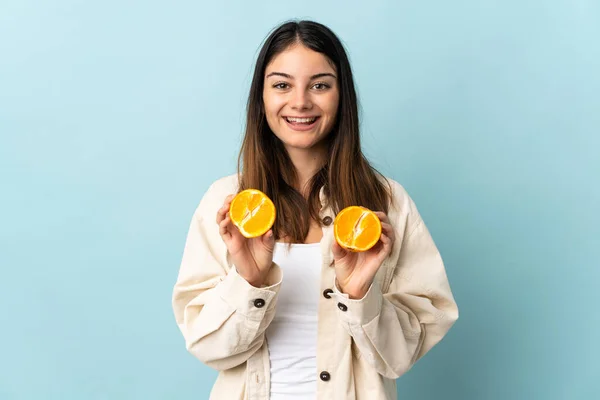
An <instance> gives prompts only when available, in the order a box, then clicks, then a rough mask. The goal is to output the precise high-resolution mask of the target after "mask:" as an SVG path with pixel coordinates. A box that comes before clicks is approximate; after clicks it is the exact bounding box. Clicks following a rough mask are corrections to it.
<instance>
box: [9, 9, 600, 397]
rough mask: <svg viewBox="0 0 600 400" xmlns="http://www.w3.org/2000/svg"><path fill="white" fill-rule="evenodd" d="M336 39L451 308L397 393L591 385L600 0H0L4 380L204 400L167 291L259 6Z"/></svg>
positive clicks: (222, 136)
mask: <svg viewBox="0 0 600 400" xmlns="http://www.w3.org/2000/svg"><path fill="white" fill-rule="evenodd" d="M294 17H308V18H314V19H316V20H318V21H320V22H323V23H325V24H327V25H329V26H330V27H331V28H332V29H333V30H334V31H335V32H336V33H337V34H338V35H339V36H340V37H341V38H342V39H343V41H344V43H345V45H346V46H347V48H348V51H349V54H350V57H351V61H352V65H353V68H354V71H355V74H356V83H357V87H358V92H359V95H360V99H361V104H362V110H363V119H362V127H363V134H364V136H363V137H364V147H365V152H366V154H367V155H368V156H369V157H370V159H371V160H372V161H373V163H374V165H375V166H376V167H377V168H379V169H380V170H381V171H383V172H384V173H385V174H387V175H389V176H391V177H393V178H394V179H396V180H398V181H400V182H401V183H402V184H403V185H404V186H405V187H406V188H407V190H408V191H409V193H410V194H411V196H412V197H413V198H414V200H415V201H416V203H417V205H418V206H419V208H420V211H421V213H422V214H423V217H424V219H425V221H426V223H427V225H428V227H429V228H430V230H431V232H432V234H433V236H434V239H435V240H436V243H437V244H438V246H439V248H440V251H441V252H442V255H443V257H444V259H445V261H446V265H447V270H448V275H449V278H450V282H451V285H452V288H453V291H454V294H455V296H456V299H457V301H458V303H459V306H460V311H461V317H460V319H459V322H458V323H457V324H456V325H455V327H454V328H453V329H452V330H451V332H450V333H449V334H448V336H447V337H446V338H445V339H444V341H443V342H442V343H441V344H440V345H439V346H437V347H436V348H434V350H432V352H431V353H429V354H428V355H427V356H426V357H425V358H423V359H422V360H421V361H420V362H419V363H418V364H417V366H415V367H414V369H413V370H411V371H410V372H409V373H408V374H406V375H405V376H404V377H402V378H401V379H400V380H399V382H398V383H399V389H398V391H399V394H400V395H401V398H404V399H431V400H433V399H436V400H437V399H452V400H454V399H456V400H465V399H467V400H471V399H472V400H479V399H482V400H504V399H510V400H516V399H523V400H525V399H545V400H554V399H569V400H571V399H590V398H598V397H599V396H600V384H599V383H598V378H599V377H600V367H599V366H598V356H599V355H600V344H599V343H600V340H599V338H600V312H599V311H598V306H597V304H598V302H599V301H600V294H599V291H598V289H597V286H598V282H599V281H600V268H599V266H600V265H599V264H600V263H599V261H600V228H599V227H600V218H599V213H598V209H599V205H600V189H599V185H598V183H599V176H600V156H599V154H600V150H599V147H600V139H599V128H600V117H599V115H600V97H599V93H600V74H599V71H600V46H599V45H598V43H599V42H600V4H599V2H598V1H593V0H588V1H585V0H546V1H542V0H538V1H534V0H529V1H516V0H508V1H507V0H503V1H499V0H498V1H493V0H489V1H475V0H472V1H452V2H447V1H437V2H436V1H425V2H423V1H395V2H392V1H389V2H384V1H373V0H372V1H370V2H365V1H361V2H354V3H353V2H348V1H343V2H342V1H331V2H324V1H304V2H282V1H262V2H244V1H226V2H216V1H211V2H204V3H202V4H200V2H196V1H190V0H181V1H170V2H167V1H148V0H146V1H126V2H123V1H114V0H107V1H103V2H89V1H74V0H71V1H69V0H54V1H32V0H3V1H2V2H1V3H0V184H1V186H0V187H1V196H0V246H1V247H0V268H1V270H0V271H1V275H0V276H1V278H0V399H10V400H12V399H60V400H64V399H111V400H112V399H119V400H120V399H123V400H125V399H169V400H170V399H192V398H194V399H206V398H208V393H209V390H210V387H211V385H212V383H213V381H214V378H215V376H216V374H215V372H213V371H212V370H210V369H208V368H206V367H204V366H203V365H202V364H201V363H200V362H199V361H197V360H195V359H194V358H193V357H192V356H191V355H189V354H188V353H187V352H186V351H185V348H184V343H183V339H182V337H181V335H180V334H179V331H178V330H177V327H176V324H175V321H174V318H173V315H172V311H171V303H170V301H171V298H170V297H171V290H172V286H173V284H174V282H175V279H176V275H177V271H178V267H179V262H180V259H181V254H182V250H183V245H184V240H185V234H186V233H187V228H188V224H189V221H190V218H191V215H192V213H193V210H194V208H195V206H196V205H197V203H198V201H199V200H200V198H201V196H202V194H203V193H204V191H205V190H206V189H207V187H208V185H209V184H210V183H211V182H212V181H213V180H215V179H217V178H218V177H220V176H223V175H227V174H230V173H232V172H234V168H235V162H236V157H237V149H238V147H239V144H240V139H241V133H242V127H243V121H244V107H245V102H246V96H247V90H248V87H249V80H250V77H251V74H252V69H253V62H254V59H255V56H256V53H257V51H258V49H259V47H260V44H261V41H262V40H263V39H264V37H265V36H266V35H267V33H268V31H269V30H270V29H271V28H272V27H273V26H275V25H276V24H278V23H280V22H282V21H284V20H286V19H288V18H294Z"/></svg>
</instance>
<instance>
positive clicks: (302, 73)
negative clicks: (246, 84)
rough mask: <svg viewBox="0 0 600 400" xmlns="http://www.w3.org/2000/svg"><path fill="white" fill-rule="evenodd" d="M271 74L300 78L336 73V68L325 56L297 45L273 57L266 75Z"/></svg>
mask: <svg viewBox="0 0 600 400" xmlns="http://www.w3.org/2000/svg"><path fill="white" fill-rule="evenodd" d="M271 72H283V73H286V74H289V75H292V76H293V77H295V78H300V77H306V76H312V75H315V74H320V73H324V72H330V73H334V72H335V67H334V66H333V64H332V63H331V61H330V60H329V59H328V58H327V57H326V56H325V55H324V54H321V53H318V52H316V51H314V50H311V49H309V48H308V47H305V46H303V45H300V44H297V45H294V46H292V47H289V48H287V49H286V50H284V51H283V52H281V53H279V54H278V55H276V56H275V57H273V59H272V60H271V62H270V63H269V65H267V68H266V70H265V75H268V74H269V73H271Z"/></svg>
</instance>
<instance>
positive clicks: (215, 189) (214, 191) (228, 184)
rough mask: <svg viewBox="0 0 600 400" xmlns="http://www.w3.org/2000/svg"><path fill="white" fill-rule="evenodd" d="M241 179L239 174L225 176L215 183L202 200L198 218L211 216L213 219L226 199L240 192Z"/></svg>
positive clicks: (210, 186)
mask: <svg viewBox="0 0 600 400" xmlns="http://www.w3.org/2000/svg"><path fill="white" fill-rule="evenodd" d="M238 186H239V179H238V175H237V174H232V175H228V176H224V177H222V178H219V179H217V180H215V181H213V182H212V183H211V184H210V185H209V187H208V189H207V190H206V192H204V195H203V196H202V199H201V200H200V204H199V205H198V207H197V209H196V216H197V217H203V216H205V215H210V216H211V218H212V216H214V214H215V213H216V212H217V211H218V209H219V208H221V206H222V205H223V202H224V201H225V198H226V197H227V196H229V195H230V194H235V193H237V191H238Z"/></svg>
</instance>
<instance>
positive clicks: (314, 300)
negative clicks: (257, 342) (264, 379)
mask: <svg viewBox="0 0 600 400" xmlns="http://www.w3.org/2000/svg"><path fill="white" fill-rule="evenodd" d="M320 246H321V245H320V243H311V244H292V247H291V249H289V250H288V245H287V244H285V243H275V250H274V253H273V261H274V262H276V263H277V264H278V265H279V266H280V268H281V269H282V271H283V281H282V282H281V288H280V290H279V298H278V300H277V305H276V308H275V317H274V318H273V321H271V324H270V325H269V327H268V328H267V331H266V337H267V344H268V348H269V358H270V360H271V397H270V399H271V400H314V399H315V398H316V397H317V377H318V372H317V311H318V309H317V307H318V301H319V295H320V293H319V287H320V285H319V283H320V279H321V264H322V260H321V247H320Z"/></svg>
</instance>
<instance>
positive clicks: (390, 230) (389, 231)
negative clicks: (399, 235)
mask: <svg viewBox="0 0 600 400" xmlns="http://www.w3.org/2000/svg"><path fill="white" fill-rule="evenodd" d="M381 233H382V234H385V235H386V236H387V237H388V238H390V240H391V241H392V242H394V239H395V237H396V234H395V232H394V227H393V226H392V225H390V224H389V223H387V222H382V223H381Z"/></svg>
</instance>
